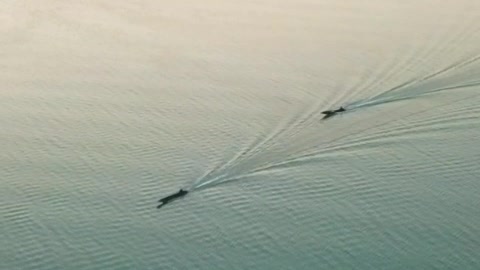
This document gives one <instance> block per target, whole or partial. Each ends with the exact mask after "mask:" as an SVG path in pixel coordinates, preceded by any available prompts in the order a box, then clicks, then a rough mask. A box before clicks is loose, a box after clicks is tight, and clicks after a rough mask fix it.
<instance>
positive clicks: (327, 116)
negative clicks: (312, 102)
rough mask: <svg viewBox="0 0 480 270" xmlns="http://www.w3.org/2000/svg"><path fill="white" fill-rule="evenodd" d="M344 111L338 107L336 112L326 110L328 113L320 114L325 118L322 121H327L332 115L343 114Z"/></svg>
mask: <svg viewBox="0 0 480 270" xmlns="http://www.w3.org/2000/svg"><path fill="white" fill-rule="evenodd" d="M344 111H345V109H344V108H343V107H340V108H339V109H336V110H328V111H323V112H322V114H325V116H324V117H323V118H322V119H327V118H330V117H332V116H334V115H336V114H337V113H339V112H344Z"/></svg>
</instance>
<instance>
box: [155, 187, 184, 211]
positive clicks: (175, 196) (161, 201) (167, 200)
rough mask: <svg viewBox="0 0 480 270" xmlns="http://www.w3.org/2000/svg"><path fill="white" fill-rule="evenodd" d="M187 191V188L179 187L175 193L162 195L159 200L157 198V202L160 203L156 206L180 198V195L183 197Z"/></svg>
mask: <svg viewBox="0 0 480 270" xmlns="http://www.w3.org/2000/svg"><path fill="white" fill-rule="evenodd" d="M187 193H188V191H187V190H183V189H180V190H179V191H178V192H177V193H175V194H172V195H169V196H167V197H164V198H162V199H160V200H158V202H160V203H162V204H160V205H159V206H157V208H161V207H162V206H164V205H165V204H167V203H169V202H171V201H173V200H175V199H177V198H180V197H183V196H185V195H187Z"/></svg>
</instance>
